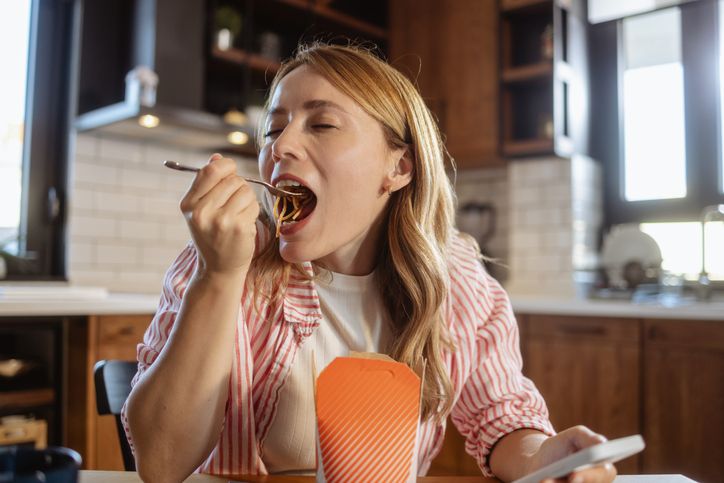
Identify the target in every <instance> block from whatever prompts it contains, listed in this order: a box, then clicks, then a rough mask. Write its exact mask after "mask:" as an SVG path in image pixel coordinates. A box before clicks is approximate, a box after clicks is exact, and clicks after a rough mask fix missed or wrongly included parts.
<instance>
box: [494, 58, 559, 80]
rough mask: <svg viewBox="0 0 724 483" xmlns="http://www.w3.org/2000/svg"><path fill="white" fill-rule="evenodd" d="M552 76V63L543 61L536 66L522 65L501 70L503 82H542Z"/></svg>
mask: <svg viewBox="0 0 724 483" xmlns="http://www.w3.org/2000/svg"><path fill="white" fill-rule="evenodd" d="M552 75H553V62H551V61H543V62H538V63H536V64H530V65H523V66H519V67H508V68H506V69H504V70H503V75H502V78H503V81H504V82H509V83H513V82H526V81H530V80H542V79H546V78H549V79H550V78H551V77H552Z"/></svg>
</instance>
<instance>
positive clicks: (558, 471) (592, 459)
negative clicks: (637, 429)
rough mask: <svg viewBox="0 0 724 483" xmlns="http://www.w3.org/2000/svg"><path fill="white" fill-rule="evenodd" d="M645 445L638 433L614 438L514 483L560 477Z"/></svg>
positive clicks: (633, 452)
mask: <svg viewBox="0 0 724 483" xmlns="http://www.w3.org/2000/svg"><path fill="white" fill-rule="evenodd" d="M645 446H646V445H645V444H644V439H643V438H642V437H641V435H638V434H637V435H634V436H626V437H625V438H619V439H613V440H611V441H606V442H605V443H601V444H597V445H595V446H589V447H588V448H584V449H582V450H580V451H577V452H576V453H573V454H570V455H568V456H566V457H565V458H561V459H560V460H558V461H556V462H554V463H551V464H549V465H548V466H544V467H543V468H541V469H539V470H537V471H534V472H533V473H531V474H529V475H526V476H524V477H523V478H520V479H518V480H515V481H514V482H513V483H539V482H540V481H541V480H544V479H546V478H560V477H562V476H566V475H568V474H570V473H572V472H574V471H577V470H582V469H585V468H588V467H589V466H597V465H601V464H605V463H615V462H616V461H619V460H622V459H624V458H628V457H629V456H631V455H634V454H636V453H638V452H639V451H642V450H643V449H644V447H645Z"/></svg>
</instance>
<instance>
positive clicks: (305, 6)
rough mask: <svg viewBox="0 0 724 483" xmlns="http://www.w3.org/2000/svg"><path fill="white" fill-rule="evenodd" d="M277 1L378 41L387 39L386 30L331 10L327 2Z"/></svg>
mask: <svg viewBox="0 0 724 483" xmlns="http://www.w3.org/2000/svg"><path fill="white" fill-rule="evenodd" d="M277 1H278V2H281V3H286V4H287V5H291V6H293V7H296V8H298V9H300V10H308V11H312V12H314V13H315V14H317V15H319V16H320V17H324V18H327V19H329V20H332V21H334V22H337V23H339V24H342V25H344V26H346V27H349V28H351V29H354V30H356V31H358V32H361V33H365V34H367V35H371V36H372V37H377V38H378V39H386V38H387V30H385V29H383V28H381V27H378V26H377V25H373V24H371V23H368V22H364V21H362V20H358V19H356V18H354V17H352V16H350V15H347V14H345V13H342V12H339V11H337V10H334V9H331V8H329V7H328V6H327V3H328V2H326V1H321V0H318V1H316V2H314V3H311V2H309V1H308V0H277Z"/></svg>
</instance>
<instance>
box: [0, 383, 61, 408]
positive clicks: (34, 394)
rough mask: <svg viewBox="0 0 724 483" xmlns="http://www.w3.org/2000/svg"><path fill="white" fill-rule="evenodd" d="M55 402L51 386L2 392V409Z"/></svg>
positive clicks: (0, 405)
mask: <svg viewBox="0 0 724 483" xmlns="http://www.w3.org/2000/svg"><path fill="white" fill-rule="evenodd" d="M54 402H55V391H54V390H53V389H51V388H43V389H31V390H27V391H8V392H0V409H3V410H4V409H10V408H20V407H38V406H47V405H49V404H53V403H54Z"/></svg>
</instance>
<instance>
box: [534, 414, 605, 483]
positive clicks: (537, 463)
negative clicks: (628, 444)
mask: <svg viewBox="0 0 724 483" xmlns="http://www.w3.org/2000/svg"><path fill="white" fill-rule="evenodd" d="M605 441H606V438H605V437H604V436H602V435H600V434H596V433H594V432H593V431H591V430H590V429H588V428H587V427H585V426H574V427H572V428H568V429H566V430H565V431H561V432H560V433H558V434H557V435H555V436H552V437H550V438H548V439H546V440H545V441H544V442H543V443H542V444H541V446H540V448H539V449H538V451H537V452H536V453H535V454H534V455H532V460H531V466H530V469H529V471H528V472H529V473H532V472H533V471H535V470H537V469H539V468H543V467H544V466H546V465H549V464H551V463H554V462H555V461H558V460H559V459H561V458H564V457H566V456H568V455H569V454H571V453H575V452H577V451H580V450H582V449H583V448H587V447H589V446H593V445H595V444H599V443H603V442H605ZM614 478H616V467H615V466H613V465H612V464H610V463H608V464H605V465H602V466H594V467H592V468H587V469H585V470H581V471H576V472H574V473H571V474H570V475H568V476H567V477H565V478H559V479H557V480H552V479H548V480H544V482H545V483H553V482H554V481H556V482H570V483H609V482H611V481H613V480H614Z"/></svg>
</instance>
